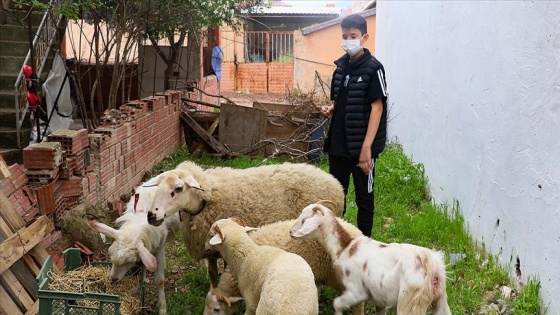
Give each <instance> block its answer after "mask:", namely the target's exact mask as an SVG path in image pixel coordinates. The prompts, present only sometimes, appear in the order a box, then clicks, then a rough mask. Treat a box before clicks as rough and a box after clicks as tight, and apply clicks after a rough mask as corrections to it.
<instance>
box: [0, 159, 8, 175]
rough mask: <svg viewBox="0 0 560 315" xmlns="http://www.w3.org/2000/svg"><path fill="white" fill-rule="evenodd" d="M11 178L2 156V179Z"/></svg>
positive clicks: (0, 168) (0, 165) (0, 166)
mask: <svg viewBox="0 0 560 315" xmlns="http://www.w3.org/2000/svg"><path fill="white" fill-rule="evenodd" d="M8 177H10V170H9V169H8V165H7V164H6V161H4V158H3V157H2V156H1V155H0V179H4V178H8Z"/></svg>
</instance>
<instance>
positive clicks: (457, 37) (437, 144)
mask: <svg viewBox="0 0 560 315" xmlns="http://www.w3.org/2000/svg"><path fill="white" fill-rule="evenodd" d="M376 39H377V40H376V52H377V53H376V55H377V57H378V58H379V60H380V61H381V62H382V63H383V64H384V66H385V70H386V72H387V84H388V86H389V93H390V97H389V102H390V107H391V109H390V113H389V114H390V117H392V118H393V119H392V120H391V121H390V123H389V126H390V127H389V132H390V136H391V137H393V138H397V139H398V141H399V142H400V143H402V144H403V146H404V149H405V152H406V153H407V155H409V156H410V157H411V158H412V159H413V160H414V161H415V162H420V163H423V164H424V165H425V168H426V174H427V176H428V177H429V181H430V186H431V187H430V188H431V191H432V193H433V195H434V197H435V198H436V200H437V201H438V202H448V203H450V204H451V203H452V201H453V199H454V198H455V199H457V200H458V201H459V203H460V206H461V210H462V212H463V214H464V217H465V219H466V220H467V222H468V228H469V230H470V231H471V233H472V235H473V237H475V238H476V239H478V240H483V241H484V242H485V244H486V245H487V249H488V250H491V252H492V253H493V254H496V255H499V257H500V259H501V261H502V262H503V263H504V264H507V263H508V262H509V261H510V257H514V261H515V257H519V259H520V262H521V272H522V275H523V278H524V279H525V280H526V279H527V277H528V276H530V275H538V276H539V277H540V279H541V283H542V291H541V292H542V296H543V299H544V301H545V304H548V307H549V314H560V301H559V299H558V298H559V297H560V189H559V182H560V2H558V1H531V2H522V1H484V2H483V1H379V2H378V4H377V36H376ZM497 220H499V226H498V224H497Z"/></svg>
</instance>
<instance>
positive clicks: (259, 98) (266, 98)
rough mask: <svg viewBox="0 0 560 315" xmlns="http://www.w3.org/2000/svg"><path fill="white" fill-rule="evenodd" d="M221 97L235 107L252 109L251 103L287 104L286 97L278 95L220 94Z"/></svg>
mask: <svg viewBox="0 0 560 315" xmlns="http://www.w3.org/2000/svg"><path fill="white" fill-rule="evenodd" d="M222 95H223V96H224V97H227V98H228V99H230V100H232V101H233V102H234V103H236V104H237V105H241V106H247V107H253V102H262V103H278V104H289V102H288V100H287V97H286V95H285V94H279V93H251V94H247V93H243V92H222Z"/></svg>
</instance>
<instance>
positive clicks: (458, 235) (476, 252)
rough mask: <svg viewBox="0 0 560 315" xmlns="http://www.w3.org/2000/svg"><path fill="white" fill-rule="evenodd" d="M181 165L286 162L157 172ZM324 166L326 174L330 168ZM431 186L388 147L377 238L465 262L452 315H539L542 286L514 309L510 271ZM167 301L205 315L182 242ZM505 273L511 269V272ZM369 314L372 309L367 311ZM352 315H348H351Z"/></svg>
mask: <svg viewBox="0 0 560 315" xmlns="http://www.w3.org/2000/svg"><path fill="white" fill-rule="evenodd" d="M184 160H195V161H196V162H197V163H200V164H202V165H207V166H229V167H233V168H247V167H252V166H256V165H259V164H262V163H264V164H272V163H279V162H283V161H285V160H279V159H276V160H265V159H264V158H263V157H256V158H249V157H240V158H236V159H229V160H223V159H217V158H212V157H210V156H208V155H205V156H202V157H201V158H198V159H193V158H192V157H191V156H190V155H189V153H188V152H187V151H186V150H179V151H177V152H176V153H174V154H173V155H172V156H170V157H168V158H167V159H166V160H165V161H163V162H162V163H160V164H158V165H156V166H155V167H154V171H155V172H156V173H157V172H159V171H163V170H167V169H171V168H173V167H175V166H176V165H177V164H178V163H180V162H181V161H184ZM319 166H320V167H321V168H322V169H323V170H325V171H327V170H328V166H327V162H326V161H325V160H323V161H321V163H320V164H319ZM427 184H428V182H427V178H426V176H425V174H424V168H423V166H422V165H421V164H414V163H412V162H411V161H410V160H409V159H408V158H407V157H406V156H405V155H404V153H403V152H402V149H401V148H400V147H399V146H398V145H390V146H388V147H387V148H386V150H385V152H384V153H383V154H382V155H381V156H380V158H379V159H378V160H377V164H376V178H375V210H376V212H375V217H374V231H373V237H374V238H375V239H377V240H380V241H383V242H401V243H413V244H417V245H421V246H426V247H429V248H433V249H436V250H441V251H443V252H444V253H445V254H446V259H448V258H449V254H452V253H456V254H464V255H465V257H466V258H465V259H460V260H459V261H457V262H456V263H454V264H449V265H448V267H447V276H448V281H447V293H448V301H449V306H450V307H451V310H452V313H453V314H516V315H517V314H542V313H544V312H545V310H543V309H542V308H541V307H540V298H539V288H540V283H539V281H538V279H536V278H531V279H530V281H529V283H528V284H526V285H525V287H524V289H523V290H522V291H521V292H516V294H515V295H514V297H513V298H512V299H511V300H509V301H504V300H502V298H501V294H500V288H501V287H502V286H504V285H507V286H509V287H511V288H513V284H512V281H511V280H510V278H509V276H508V272H507V270H506V269H504V268H502V267H500V266H498V265H497V263H496V259H495V257H493V256H492V255H488V254H487V253H485V250H484V245H483V244H477V243H475V242H473V240H472V239H471V238H470V236H469V235H468V233H467V232H466V231H465V228H464V219H463V217H462V216H461V214H460V208H459V204H458V203H455V204H453V205H445V204H435V203H433V202H432V199H431V197H430V193H429V191H428V190H427ZM353 189H354V188H353V187H352V186H351V187H350V193H349V196H348V209H347V213H346V217H345V219H346V220H347V221H349V222H352V223H354V224H355V220H356V211H357V208H356V204H355V202H354V196H353V195H354V191H353ZM167 262H168V263H167V269H166V276H167V282H166V286H165V288H166V296H167V306H168V313H169V314H185V312H186V314H201V313H202V310H203V307H204V297H205V295H206V292H207V290H208V286H209V282H208V279H207V277H206V269H205V268H204V267H200V266H199V265H198V264H197V263H196V262H193V261H192V260H191V259H190V258H189V257H188V254H187V252H186V250H185V249H184V248H183V247H182V246H181V241H180V238H177V240H175V241H172V242H170V243H169V244H168V248H167ZM506 267H507V266H506ZM150 289H151V290H149V291H148V297H147V301H148V303H149V305H150V306H152V307H153V309H155V294H154V292H153V291H155V288H152V287H150ZM337 295H338V293H337V292H336V291H334V290H332V289H330V288H324V289H323V290H322V292H321V296H320V300H319V301H320V314H333V309H332V299H333V298H334V297H336V296H337ZM366 310H367V311H368V313H369V314H373V313H374V311H373V308H372V307H371V306H369V305H368V306H366ZM348 314H349V312H348Z"/></svg>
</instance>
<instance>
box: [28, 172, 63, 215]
mask: <svg viewBox="0 0 560 315" xmlns="http://www.w3.org/2000/svg"><path fill="white" fill-rule="evenodd" d="M56 183H57V179H54V180H53V181H51V182H49V183H47V184H41V185H33V186H30V188H31V190H32V191H33V192H34V193H35V196H36V197H37V204H38V208H39V212H40V213H41V214H49V213H52V212H54V211H55V205H56V203H55V185H56Z"/></svg>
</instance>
